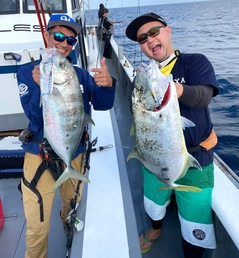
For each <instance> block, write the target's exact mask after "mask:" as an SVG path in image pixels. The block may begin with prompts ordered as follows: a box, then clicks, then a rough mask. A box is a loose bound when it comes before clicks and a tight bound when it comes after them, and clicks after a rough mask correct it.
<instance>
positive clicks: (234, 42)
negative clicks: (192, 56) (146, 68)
mask: <svg viewBox="0 0 239 258" xmlns="http://www.w3.org/2000/svg"><path fill="white" fill-rule="evenodd" d="M97 11H98V10H91V11H90V12H89V11H88V12H87V14H88V17H87V19H88V22H91V24H97V20H98V19H97ZM109 11H110V12H109V16H108V17H109V19H112V20H113V19H114V20H116V22H118V23H115V25H114V27H115V35H114V37H115V39H116V40H117V42H118V43H119V44H120V45H121V46H123V47H124V52H125V53H126V55H127V56H128V57H129V58H130V59H131V60H132V62H133V63H134V65H135V66H138V65H139V64H140V62H141V61H144V62H148V59H147V57H145V56H144V54H142V52H141V50H140V48H139V47H138V44H136V43H134V42H132V41H130V40H128V39H127V38H126V36H125V29H126V27H127V25H128V24H129V22H130V21H131V20H132V19H134V18H136V17H137V16H139V15H141V14H144V13H147V12H155V13H158V14H159V15H161V16H162V17H163V18H164V19H165V20H166V21H167V23H168V24H169V25H170V26H171V29H172V40H173V45H174V48H177V49H179V50H180V51H181V52H187V53H202V54H204V55H206V56H207V58H208V59H209V60H210V61H211V63H212V65H213V67H214V69H215V73H216V77H217V81H218V84H219V88H220V94H219V95H218V96H216V97H215V98H213V100H212V102H211V104H210V110H211V118H212V122H213V124H214V128H215V131H216V133H217V135H218V140H219V141H218V144H217V146H216V148H215V151H216V153H217V154H218V155H219V156H220V157H221V159H223V160H224V161H225V162H226V163H227V165H229V167H230V168H231V169H233V170H234V172H236V173H237V174H239V18H238V14H239V1H238V0H226V1H225V0H223V1H208V2H194V3H181V4H168V5H156V6H140V7H130V8H115V9H110V10H109Z"/></svg>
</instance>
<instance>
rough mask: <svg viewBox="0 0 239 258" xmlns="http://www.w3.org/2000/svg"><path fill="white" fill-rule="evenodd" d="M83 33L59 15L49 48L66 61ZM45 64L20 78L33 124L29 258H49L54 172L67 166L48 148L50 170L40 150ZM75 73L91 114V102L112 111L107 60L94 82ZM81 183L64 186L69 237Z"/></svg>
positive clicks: (26, 201)
mask: <svg viewBox="0 0 239 258" xmlns="http://www.w3.org/2000/svg"><path fill="white" fill-rule="evenodd" d="M80 30H81V27H80V25H79V24H77V23H76V22H75V21H74V20H73V19H72V18H71V17H69V16H68V15H66V14H55V15H52V16H51V18H50V20H49V22H48V25H47V27H46V31H45V32H44V37H45V40H46V42H47V46H48V47H50V46H55V47H56V48H57V49H58V51H59V52H60V53H61V54H62V55H63V56H65V57H67V58H68V56H69V54H70V53H71V51H72V48H73V46H74V45H75V44H76V42H77V40H76V36H77V35H78V34H79V33H80ZM69 60H70V59H69ZM39 63H40V60H38V61H35V62H34V63H33V64H27V65H25V66H23V67H22V68H20V69H19V71H18V74H17V80H18V85H19V94H20V100H21V104H22V107H23V109H24V112H25V114H26V116H27V117H28V119H29V127H28V129H27V134H26V135H25V137H24V138H25V139H26V141H24V142H23V145H22V147H23V149H24V150H25V151H26V154H25V160H24V176H23V179H22V182H21V189H22V193H23V205H24V212H25V217H26V222H27V230H26V254H25V258H39V257H47V248H48V232H49V229H50V217H51V209H52V203H53V199H54V193H53V192H52V187H53V184H54V183H55V179H54V178H55V175H54V173H55V172H59V168H60V169H61V167H62V163H63V162H62V161H61V160H60V161H59V159H58V158H59V157H58V158H57V155H56V154H55V153H54V151H53V150H52V148H51V147H50V146H48V147H47V148H48V149H47V151H48V153H50V154H51V157H52V159H53V160H50V161H49V162H48V164H47V165H46V163H44V162H45V161H44V160H45V159H44V158H43V152H42V151H41V150H40V146H41V143H42V141H43V115H42V108H41V107H40V105H39V104H40V87H39V85H40V68H39ZM75 70H76V73H77V76H78V79H79V84H80V86H79V87H81V89H82V96H83V100H84V108H85V112H86V113H88V114H89V112H90V103H89V101H91V104H92V105H93V107H94V109H95V110H108V109H110V108H112V106H113V103H114V96H115V87H114V86H115V80H114V79H113V78H112V77H111V76H110V74H109V73H108V69H107V66H106V65H105V59H104V58H103V59H102V61H101V68H94V69H93V68H92V69H91V71H92V72H95V75H94V77H92V76H91V75H90V74H89V73H88V72H87V71H86V70H84V69H81V68H79V67H75ZM99 85H100V86H99ZM84 141H85V139H82V140H81V143H80V144H79V146H78V148H77V150H76V152H75V155H74V157H73V161H72V167H73V168H74V169H76V170H77V171H82V173H83V172H84V171H83V169H82V165H83V162H82V160H83V154H82V153H83V152H84V151H85V150H84V148H85V147H84V146H83V142H84ZM55 157H56V158H55ZM58 161H59V162H58ZM42 164H43V165H44V166H42ZM59 164H60V165H59ZM46 167H47V169H46ZM60 172H62V170H61V171H60ZM57 175H58V174H57ZM53 177H54V178H53ZM77 184H78V180H76V179H69V180H67V181H65V182H64V183H63V184H62V185H61V186H60V193H61V198H62V207H61V211H60V218H61V220H62V222H63V226H64V229H65V230H66V231H67V233H69V225H68V224H67V223H66V218H67V215H68V213H69V212H70V211H71V209H72V207H71V201H72V200H73V199H74V197H76V195H75V192H74V191H73V189H75V191H76V189H77ZM82 187H83V183H81V184H80V186H79V190H78V192H79V195H78V199H77V202H79V201H80V199H81V192H82Z"/></svg>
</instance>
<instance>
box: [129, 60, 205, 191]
mask: <svg viewBox="0 0 239 258" xmlns="http://www.w3.org/2000/svg"><path fill="white" fill-rule="evenodd" d="M149 67H150V68H149V69H148V71H147V69H144V67H143V66H140V67H139V68H138V69H137V74H136V77H135V81H134V89H133V93H132V110H133V116H134V124H133V126H132V128H131V134H134V135H135V139H136V147H135V148H134V149H133V150H132V151H131V152H130V153H129V155H128V157H127V161H128V160H129V159H130V158H137V159H139V160H140V161H141V163H142V164H143V165H144V166H145V167H146V168H147V169H149V170H150V171H151V172H152V173H153V174H155V175H156V177H157V178H158V179H159V180H160V181H161V182H163V183H164V184H165V185H166V186H165V187H162V188H161V189H167V188H172V189H176V190H180V191H201V189H199V188H197V187H194V186H183V185H177V184H175V183H174V182H175V181H177V180H178V179H179V178H182V177H183V176H184V175H185V173H186V172H187V169H188V168H189V167H197V168H199V169H201V166H200V164H199V163H198V161H197V160H196V159H195V158H194V157H193V156H191V155H190V154H189V153H188V152H187V148H186V145H185V140H184V135H183V129H184V128H185V127H192V126H195V125H194V123H192V122H191V121H190V120H188V119H186V118H183V117H181V116H180V110H179V104H178V99H177V92H176V86H175V84H174V82H173V81H172V79H171V77H170V76H164V75H163V74H162V73H161V72H160V70H159V69H158V68H157V65H156V63H155V61H154V60H151V61H150V66H149Z"/></svg>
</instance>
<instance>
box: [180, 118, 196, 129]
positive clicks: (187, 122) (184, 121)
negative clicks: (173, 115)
mask: <svg viewBox="0 0 239 258" xmlns="http://www.w3.org/2000/svg"><path fill="white" fill-rule="evenodd" d="M181 124H182V128H183V130H185V128H186V127H194V126H195V124H194V123H193V122H192V121H191V120H189V119H187V118H186V117H183V116H181Z"/></svg>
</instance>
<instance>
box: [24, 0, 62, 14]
mask: <svg viewBox="0 0 239 258" xmlns="http://www.w3.org/2000/svg"><path fill="white" fill-rule="evenodd" d="M42 4H43V8H44V10H47V9H49V7H50V10H51V12H52V13H66V12H67V10H66V0H44V1H42ZM23 12H24V13H33V12H35V5H34V0H25V1H24V3H23Z"/></svg>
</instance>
